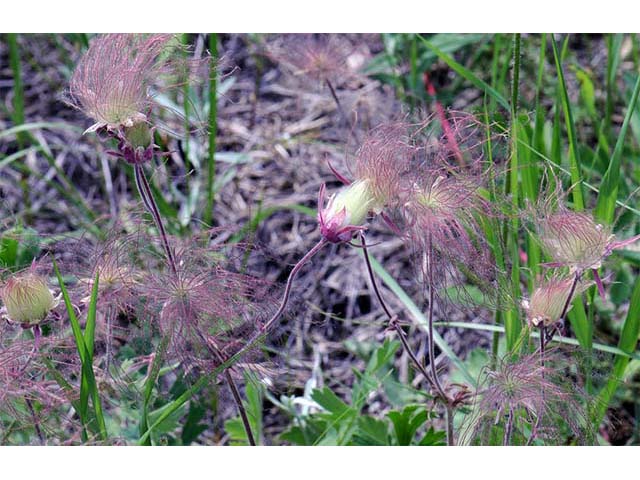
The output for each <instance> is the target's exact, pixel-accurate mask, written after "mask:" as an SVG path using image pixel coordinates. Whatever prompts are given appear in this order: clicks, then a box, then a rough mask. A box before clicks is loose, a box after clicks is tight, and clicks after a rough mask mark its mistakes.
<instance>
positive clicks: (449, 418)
mask: <svg viewBox="0 0 640 480" xmlns="http://www.w3.org/2000/svg"><path fill="white" fill-rule="evenodd" d="M360 242H361V244H362V252H363V254H364V260H365V264H366V265H367V273H368V274H369V278H370V279H371V285H372V286H373V291H374V292H375V295H376V297H377V298H378V301H379V302H380V305H381V306H382V309H383V310H384V312H385V313H386V315H387V317H389V324H390V326H392V327H393V328H394V329H395V331H396V333H397V334H398V338H400V342H401V343H402V348H404V350H405V352H407V354H408V355H409V358H410V359H411V361H412V362H413V364H414V366H415V367H416V368H417V370H418V371H419V372H420V373H421V374H422V375H423V376H424V378H425V379H426V381H427V382H428V383H429V384H430V385H431V388H432V389H434V390H436V391H437V392H438V396H439V397H440V399H441V400H442V401H443V402H444V404H445V409H446V410H445V414H446V423H447V444H448V445H454V444H455V443H454V436H453V407H452V405H451V401H450V399H449V397H448V396H447V395H446V394H445V393H444V389H443V388H442V386H441V385H439V383H437V377H436V376H435V375H434V372H433V370H432V374H431V375H430V374H429V372H427V370H426V368H425V367H424V366H423V365H422V363H421V362H420V360H418V357H417V355H416V354H415V353H414V352H413V350H412V349H411V346H410V345H409V342H408V341H407V338H406V336H405V334H404V330H402V327H401V326H400V324H399V323H398V321H397V318H398V317H397V316H396V315H393V314H392V313H391V310H390V309H389V307H388V306H387V304H386V302H385V301H384V299H383V298H382V294H381V293H380V289H379V288H378V283H377V282H376V278H375V275H374V273H373V268H372V266H371V259H370V258H369V250H368V249H367V242H366V238H365V236H364V233H362V232H360ZM432 313H433V312H432ZM431 327H432V330H431V332H430V333H429V338H430V339H431V338H432V335H433V316H431ZM432 349H433V343H431V344H430V346H429V351H430V352H431V351H432ZM432 365H434V362H433V361H432Z"/></svg>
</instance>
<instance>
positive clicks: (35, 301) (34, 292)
mask: <svg viewBox="0 0 640 480" xmlns="http://www.w3.org/2000/svg"><path fill="white" fill-rule="evenodd" d="M0 299H2V303H3V304H4V308H3V311H4V312H5V316H6V318H7V320H9V321H10V322H15V323H19V324H20V325H22V327H23V328H31V327H34V328H37V326H38V325H39V324H40V323H41V322H42V321H43V320H44V319H45V318H46V317H47V315H49V312H51V310H53V309H54V308H56V307H57V306H58V303H59V301H58V299H56V298H55V297H54V296H53V292H52V291H51V290H50V289H49V286H48V285H47V279H46V278H45V277H43V276H42V275H40V274H38V273H37V272H36V268H35V263H34V264H33V265H32V266H31V268H29V269H28V270H26V271H24V272H20V273H17V274H15V275H13V276H11V277H9V278H8V279H7V281H6V282H5V283H4V285H3V286H2V288H0Z"/></svg>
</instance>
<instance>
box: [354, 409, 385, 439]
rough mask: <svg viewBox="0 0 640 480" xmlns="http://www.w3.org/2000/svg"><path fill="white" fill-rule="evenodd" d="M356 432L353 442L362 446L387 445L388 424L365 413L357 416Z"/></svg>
mask: <svg viewBox="0 0 640 480" xmlns="http://www.w3.org/2000/svg"><path fill="white" fill-rule="evenodd" d="M357 427H358V429H357V432H356V433H355V434H354V443H355V444H357V445H363V446H387V445H391V444H390V443H389V426H388V425H387V423H386V422H384V421H382V420H378V419H377V418H374V417H371V416H369V415H365V416H362V417H358V421H357Z"/></svg>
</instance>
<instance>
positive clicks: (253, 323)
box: [144, 240, 274, 367]
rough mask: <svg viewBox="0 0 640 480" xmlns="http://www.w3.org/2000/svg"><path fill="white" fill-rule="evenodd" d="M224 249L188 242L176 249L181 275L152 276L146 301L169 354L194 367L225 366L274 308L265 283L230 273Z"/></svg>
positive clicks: (227, 254) (240, 274)
mask: <svg viewBox="0 0 640 480" xmlns="http://www.w3.org/2000/svg"><path fill="white" fill-rule="evenodd" d="M229 254H230V253H229V252H228V251H226V250H225V249H224V248H223V246H219V247H201V246H198V244H197V241H195V240H191V241H186V242H183V244H182V246H180V247H179V248H178V249H176V252H175V256H176V264H177V272H176V274H174V273H173V272H169V271H167V272H164V273H159V274H156V273H150V274H149V276H148V278H147V279H146V280H145V282H144V296H145V297H146V298H147V299H148V302H149V306H151V307H152V308H154V310H155V312H150V317H151V318H157V319H158V322H157V324H156V325H157V327H158V328H159V329H160V331H161V333H162V334H163V335H168V336H169V338H170V344H169V350H170V352H171V353H172V354H173V355H174V356H175V357H176V358H178V359H180V360H181V361H183V362H184V363H185V364H188V365H195V366H201V367H204V366H213V365H219V364H220V363H221V362H220V359H221V358H223V359H227V358H229V357H231V356H232V355H233V354H235V353H236V352H237V351H239V350H240V349H241V348H242V346H243V345H244V344H245V342H246V341H247V340H248V339H249V337H251V335H252V334H253V333H255V332H256V331H257V330H258V328H259V327H260V323H261V322H262V321H263V320H264V318H265V317H266V316H267V313H268V311H269V309H270V308H271V306H272V305H273V303H274V302H273V299H272V298H271V296H270V294H269V289H270V288H269V287H270V285H269V284H268V283H267V282H265V281H264V280H260V279H258V278H255V277H252V276H250V275H247V274H242V273H236V272H233V271H231V270H228V269H227V266H228V264H229V263H230V262H229Z"/></svg>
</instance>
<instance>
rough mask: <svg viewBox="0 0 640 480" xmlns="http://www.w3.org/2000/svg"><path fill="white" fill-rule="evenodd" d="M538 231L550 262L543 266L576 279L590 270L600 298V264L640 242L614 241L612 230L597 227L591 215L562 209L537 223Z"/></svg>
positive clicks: (634, 238) (634, 240)
mask: <svg viewBox="0 0 640 480" xmlns="http://www.w3.org/2000/svg"><path fill="white" fill-rule="evenodd" d="M537 229H538V234H539V238H540V242H541V243H542V246H543V247H544V249H545V250H546V252H547V254H548V255H549V256H550V257H551V259H552V262H550V263H547V264H545V265H546V266H549V267H568V268H569V272H570V273H575V274H577V275H578V276H580V275H582V273H583V272H585V271H586V270H589V269H590V270H591V271H592V272H593V275H594V279H595V282H596V285H597V286H598V291H599V293H600V295H601V296H602V297H603V298H604V296H605V293H604V287H603V285H602V280H601V279H600V276H599V274H598V269H599V268H600V267H601V266H602V261H603V260H604V259H605V258H606V257H608V256H609V255H611V253H612V252H613V251H614V250H617V249H620V248H623V247H625V246H627V245H630V244H631V243H634V242H636V241H637V240H639V239H640V235H636V236H634V237H631V238H628V239H626V240H616V239H615V235H614V234H613V230H612V228H611V227H610V226H608V225H602V224H600V223H597V222H596V221H595V220H594V218H593V216H592V215H591V214H590V213H586V212H572V211H570V210H567V209H565V208H560V209H559V210H558V211H557V212H554V213H551V214H549V215H546V216H544V217H542V218H539V219H537Z"/></svg>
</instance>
